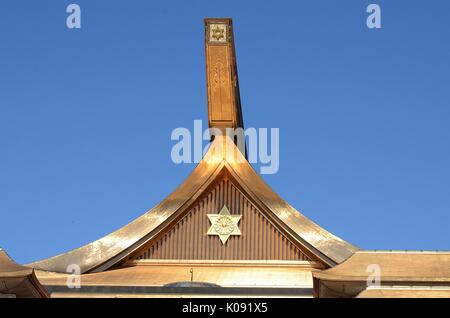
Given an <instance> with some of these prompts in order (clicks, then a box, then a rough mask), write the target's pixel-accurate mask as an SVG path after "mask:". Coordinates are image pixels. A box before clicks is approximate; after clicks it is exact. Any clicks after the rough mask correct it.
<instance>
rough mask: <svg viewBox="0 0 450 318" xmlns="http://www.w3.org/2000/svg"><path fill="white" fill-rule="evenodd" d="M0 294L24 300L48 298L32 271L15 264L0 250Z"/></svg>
mask: <svg viewBox="0 0 450 318" xmlns="http://www.w3.org/2000/svg"><path fill="white" fill-rule="evenodd" d="M0 294H13V295H16V296H17V297H25V298H41V297H43V298H47V297H49V295H48V293H47V291H46V290H45V288H44V287H43V286H42V285H41V284H40V283H39V280H38V279H37V278H36V275H35V273H34V269H33V268H30V267H25V266H22V265H19V264H17V263H16V262H14V261H13V260H12V259H11V258H10V257H9V256H8V254H6V252H5V251H4V250H2V249H1V248H0Z"/></svg>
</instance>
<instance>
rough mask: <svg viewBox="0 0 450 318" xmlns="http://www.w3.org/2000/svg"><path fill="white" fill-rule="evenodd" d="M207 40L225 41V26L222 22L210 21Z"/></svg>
mask: <svg viewBox="0 0 450 318" xmlns="http://www.w3.org/2000/svg"><path fill="white" fill-rule="evenodd" d="M209 42H215V43H226V42H227V26H226V24H224V23H212V24H210V26H209Z"/></svg>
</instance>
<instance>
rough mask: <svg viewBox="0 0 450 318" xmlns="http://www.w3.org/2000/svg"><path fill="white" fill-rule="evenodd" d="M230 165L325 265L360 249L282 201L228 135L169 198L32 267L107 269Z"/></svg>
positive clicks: (253, 195) (159, 228)
mask: <svg viewBox="0 0 450 318" xmlns="http://www.w3.org/2000/svg"><path fill="white" fill-rule="evenodd" d="M222 169H226V170H227V171H228V172H229V173H230V174H231V175H232V176H233V177H234V178H235V179H236V180H237V182H238V183H239V185H240V186H241V187H242V188H243V189H244V190H245V191H246V192H247V193H248V194H249V196H251V198H252V200H254V201H255V203H256V204H257V205H258V206H259V207H260V208H261V209H262V210H264V211H265V212H266V213H271V214H272V215H273V216H275V218H276V219H277V221H278V222H279V223H280V225H281V226H283V227H284V229H285V230H287V231H288V232H289V234H290V235H291V236H292V237H293V238H294V239H296V240H297V242H298V244H300V245H301V246H303V247H304V248H305V249H306V250H308V251H310V252H311V253H312V254H314V255H315V256H316V257H317V258H318V259H320V260H321V261H322V262H323V263H324V264H327V265H329V266H333V265H335V264H338V263H341V262H342V261H344V260H345V259H347V258H348V257H350V256H351V255H352V254H353V253H354V252H355V251H356V250H357V248H356V247H354V246H353V245H351V244H349V243H347V242H345V241H344V240H342V239H340V238H338V237H336V236H334V235H333V234H331V233H329V232H328V231H326V230H325V229H323V228H321V227H320V226H318V225H317V224H315V223H314V222H312V221H311V220H309V219H308V218H307V217H305V216H304V215H302V214H301V213H300V212H298V211H297V210H295V209H294V208H293V207H292V206H290V205H289V204H288V203H287V202H285V201H284V200H283V199H281V198H280V197H279V196H278V195H277V194H276V193H275V192H274V191H272V189H270V187H269V186H268V185H267V184H266V183H265V182H264V181H263V180H262V179H261V177H260V176H259V175H258V174H257V173H256V172H255V171H254V169H253V168H252V167H251V165H250V164H249V163H248V161H247V160H246V159H245V158H244V157H243V156H242V154H241V153H240V152H239V150H238V149H237V147H236V146H235V145H234V143H233V142H232V141H231V139H229V138H228V137H216V138H215V140H214V141H213V142H212V144H211V146H210V148H209V150H208V152H207V153H206V155H205V157H204V159H203V160H202V161H201V162H200V163H199V164H198V166H197V167H196V168H195V170H194V171H193V172H192V174H191V175H190V176H189V177H188V178H187V179H186V180H185V181H184V182H183V183H182V184H181V185H180V186H179V187H178V188H177V189H176V190H175V191H174V192H173V193H172V194H171V195H169V196H168V197H167V198H166V199H165V200H163V201H162V202H161V203H160V204H158V205H157V206H155V207H154V208H153V209H151V210H149V211H147V212H146V213H144V214H143V215H142V216H140V217H139V218H137V219H135V220H134V221H132V222H131V223H129V224H127V225H125V226H124V227H122V228H120V229H119V230H117V231H115V232H112V233H111V234H108V235H106V236H105V237H103V238H101V239H99V240H97V241H94V242H92V243H89V244H87V245H84V246H82V247H80V248H77V249H74V250H72V251H70V252H67V253H64V254H60V255H57V256H54V257H51V258H48V259H44V260H41V261H37V262H34V263H31V264H29V266H31V267H34V268H37V269H40V270H46V271H53V272H66V269H67V266H68V265H70V264H78V265H79V266H80V268H81V272H82V273H86V272H99V271H103V270H106V269H108V268H110V267H112V266H114V265H116V264H118V263H120V262H121V261H123V260H125V259H126V257H128V256H129V255H130V254H131V253H133V252H135V251H136V250H138V249H139V248H140V247H142V246H143V245H144V244H146V243H147V242H148V241H149V240H151V239H152V238H153V237H155V236H156V235H157V234H159V233H161V231H164V229H165V226H166V225H167V224H168V223H169V222H170V221H171V220H173V219H174V218H175V217H176V216H177V215H179V214H180V213H182V212H183V211H185V210H186V209H187V208H188V207H189V206H190V205H191V204H192V203H193V202H194V201H195V200H196V199H197V198H198V197H199V196H201V195H202V193H203V192H204V191H205V189H206V188H207V187H208V186H209V185H210V184H211V183H212V182H213V181H214V180H215V179H216V177H217V176H218V175H219V173H220V172H221V171H222Z"/></svg>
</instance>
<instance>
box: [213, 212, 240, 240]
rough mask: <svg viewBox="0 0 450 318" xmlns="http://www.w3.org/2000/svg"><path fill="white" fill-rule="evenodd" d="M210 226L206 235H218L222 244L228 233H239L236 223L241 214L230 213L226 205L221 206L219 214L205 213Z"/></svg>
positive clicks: (228, 235)
mask: <svg viewBox="0 0 450 318" xmlns="http://www.w3.org/2000/svg"><path fill="white" fill-rule="evenodd" d="M207 216H208V219H209V221H211V227H210V228H209V230H208V233H206V234H208V235H218V236H219V238H220V241H221V242H222V244H225V243H226V242H227V240H228V238H229V237H230V235H241V231H240V230H239V227H238V226H237V224H238V223H239V221H240V219H241V217H242V215H231V214H230V211H228V208H227V206H226V205H224V206H223V208H222V210H221V211H220V213H219V214H207Z"/></svg>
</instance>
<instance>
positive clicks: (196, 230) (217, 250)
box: [131, 172, 312, 261]
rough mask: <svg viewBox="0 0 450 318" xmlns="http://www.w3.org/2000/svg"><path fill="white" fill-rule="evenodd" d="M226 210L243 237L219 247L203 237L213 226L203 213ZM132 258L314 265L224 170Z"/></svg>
mask: <svg viewBox="0 0 450 318" xmlns="http://www.w3.org/2000/svg"><path fill="white" fill-rule="evenodd" d="M224 206H226V207H227V208H228V210H229V211H230V214H231V215H240V216H241V219H240V221H239V223H238V227H239V229H240V231H241V235H232V236H230V237H229V239H228V241H227V242H226V243H225V244H222V242H221V241H220V239H219V237H218V236H217V235H207V232H208V229H209V228H210V227H211V222H210V221H209V219H208V217H207V214H217V213H219V211H220V210H221V209H222V208H223V207H224ZM131 259H134V260H142V259H177V260H291V261H294V260H297V261H312V259H311V257H309V256H308V254H307V253H305V252H303V251H302V250H301V248H300V247H299V246H297V245H296V244H294V243H293V241H291V240H290V239H289V238H288V236H287V235H286V234H284V233H283V231H282V230H280V229H279V228H278V227H277V226H276V225H274V223H273V222H271V220H270V219H269V218H268V217H267V216H266V215H265V214H264V213H263V212H262V211H261V210H260V209H258V207H257V206H256V205H255V204H254V203H253V202H252V201H251V199H250V198H248V197H247V195H246V194H244V192H243V191H242V190H241V189H240V188H239V186H238V185H237V184H236V181H234V180H233V178H232V177H231V176H230V175H229V174H228V173H226V172H223V173H221V175H220V176H218V180H217V181H216V182H214V183H213V184H212V185H211V186H210V187H209V188H208V189H207V190H206V191H205V193H204V194H203V195H202V196H200V198H199V199H198V200H197V201H196V203H195V204H194V205H193V206H192V207H191V208H189V209H188V210H187V211H186V212H185V213H184V214H182V215H180V217H179V218H178V219H177V220H176V221H175V222H173V223H172V224H170V225H168V226H167V228H166V229H165V230H164V231H162V233H161V234H160V235H158V236H156V237H155V238H154V239H152V240H151V241H149V242H148V243H147V244H145V245H144V246H143V247H142V248H140V249H139V250H138V251H137V252H136V253H134V255H133V256H132V257H131Z"/></svg>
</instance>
